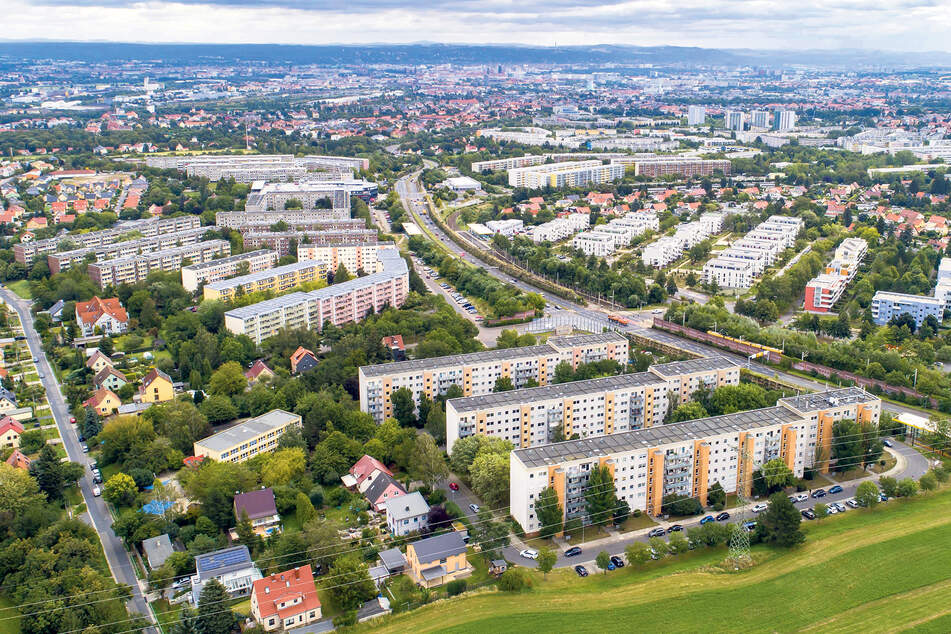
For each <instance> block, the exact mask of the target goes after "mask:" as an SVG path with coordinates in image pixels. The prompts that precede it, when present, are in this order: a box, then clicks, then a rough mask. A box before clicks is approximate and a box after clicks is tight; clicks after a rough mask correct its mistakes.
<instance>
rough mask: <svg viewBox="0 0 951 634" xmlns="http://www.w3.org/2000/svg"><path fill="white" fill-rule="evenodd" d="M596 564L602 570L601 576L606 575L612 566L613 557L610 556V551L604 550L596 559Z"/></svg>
mask: <svg viewBox="0 0 951 634" xmlns="http://www.w3.org/2000/svg"><path fill="white" fill-rule="evenodd" d="M594 563H595V564H597V566H598V568H600V569H601V574H605V573H607V571H608V566H609V565H610V564H611V555H609V554H608V551H606V550H602V551H601V552H599V553H598V555H597V556H596V557H595V558H594Z"/></svg>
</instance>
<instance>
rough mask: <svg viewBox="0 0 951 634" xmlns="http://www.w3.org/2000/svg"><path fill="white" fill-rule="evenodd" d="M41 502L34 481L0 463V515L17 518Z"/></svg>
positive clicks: (41, 499)
mask: <svg viewBox="0 0 951 634" xmlns="http://www.w3.org/2000/svg"><path fill="white" fill-rule="evenodd" d="M43 501H45V496H44V495H43V494H42V493H41V492H40V490H39V487H38V486H37V483H36V480H34V479H33V478H31V477H30V475H29V474H28V473H27V472H26V471H24V470H23V469H17V468H16V467H11V466H10V465H8V464H6V463H5V462H0V513H2V514H10V515H12V516H14V517H19V516H21V515H23V514H25V513H26V512H27V510H28V509H30V508H32V507H36V506H38V505H39V504H40V503H41V502H43Z"/></svg>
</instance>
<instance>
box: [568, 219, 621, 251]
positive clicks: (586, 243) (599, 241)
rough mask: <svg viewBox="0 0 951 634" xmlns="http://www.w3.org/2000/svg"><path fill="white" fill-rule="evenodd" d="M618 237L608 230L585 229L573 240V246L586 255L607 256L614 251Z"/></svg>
mask: <svg viewBox="0 0 951 634" xmlns="http://www.w3.org/2000/svg"><path fill="white" fill-rule="evenodd" d="M601 226H602V227H604V226H606V225H601ZM617 239H618V236H616V235H614V234H613V233H609V232H606V231H583V232H582V233H579V234H578V235H576V236H575V237H574V238H573V239H572V240H571V247H572V248H574V249H578V250H579V251H581V252H582V253H584V254H585V255H593V256H595V257H605V256H608V255H611V254H612V253H614V249H615V248H616V246H617V242H616V241H617Z"/></svg>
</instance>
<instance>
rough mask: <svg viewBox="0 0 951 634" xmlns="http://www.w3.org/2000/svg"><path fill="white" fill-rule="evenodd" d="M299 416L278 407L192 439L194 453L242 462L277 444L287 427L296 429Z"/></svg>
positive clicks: (219, 460) (299, 421)
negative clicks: (194, 439)
mask: <svg viewBox="0 0 951 634" xmlns="http://www.w3.org/2000/svg"><path fill="white" fill-rule="evenodd" d="M301 426H302V424H301V417H300V416H298V415H297V414H291V413H290V412H285V411H284V410H280V409H273V410H271V411H270V412H268V413H266V414H261V415H260V416H258V417H256V418H252V419H249V420H246V421H245V422H243V423H241V424H240V425H236V426H234V427H232V428H230V429H226V430H224V431H221V432H218V433H217V434H213V435H211V436H208V437H207V438H202V439H201V440H198V441H196V442H195V455H196V456H203V457H206V458H211V459H212V460H216V461H218V462H244V461H245V460H249V459H251V458H253V457H254V456H256V455H258V454H261V453H270V452H271V451H274V449H276V448H277V441H278V440H279V439H280V437H281V436H283V435H284V432H286V431H287V430H288V429H290V428H292V427H296V428H298V429H300V428H301Z"/></svg>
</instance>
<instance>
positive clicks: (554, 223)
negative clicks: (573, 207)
mask: <svg viewBox="0 0 951 634" xmlns="http://www.w3.org/2000/svg"><path fill="white" fill-rule="evenodd" d="M590 225H591V214H580V213H574V214H567V215H564V216H561V217H559V218H555V219H554V220H550V221H548V222H546V223H543V224H540V225H538V226H536V227H532V228H531V230H530V232H531V236H532V242H534V243H535V244H540V243H542V242H545V241H548V242H558V241H559V240H564V239H565V238H570V237H571V236H573V235H574V234H576V233H578V232H579V231H583V230H584V229H587V228H588V227H589V226H590Z"/></svg>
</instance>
